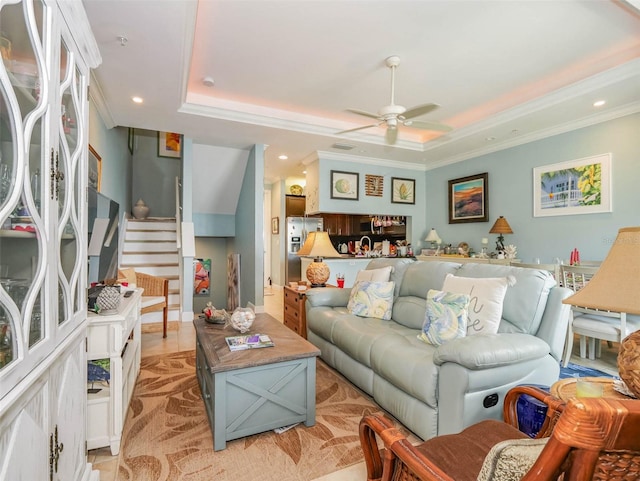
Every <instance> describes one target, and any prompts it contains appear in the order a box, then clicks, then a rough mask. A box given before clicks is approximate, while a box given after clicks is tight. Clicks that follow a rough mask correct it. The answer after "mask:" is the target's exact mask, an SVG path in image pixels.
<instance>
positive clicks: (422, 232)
mask: <svg viewBox="0 0 640 481" xmlns="http://www.w3.org/2000/svg"><path fill="white" fill-rule="evenodd" d="M346 158H350V159H351V160H349V161H348V162H345V159H346ZM353 159H357V158H354V157H350V156H339V155H337V156H335V155H332V154H329V153H325V152H319V154H318V161H317V162H314V164H313V165H310V166H308V167H307V196H308V197H307V209H308V210H310V213H315V212H337V213H347V214H363V215H390V216H394V215H401V216H407V217H409V219H408V224H407V239H408V240H409V241H410V242H411V244H412V245H413V247H414V249H415V250H416V251H417V252H420V249H421V248H422V247H425V245H424V241H423V239H424V238H425V237H426V236H427V224H426V218H425V206H426V205H427V203H428V202H429V204H430V196H431V193H430V192H429V191H428V189H427V188H426V175H425V171H424V169H423V168H421V169H409V168H406V166H407V164H406V163H402V164H400V163H397V165H396V166H394V165H393V160H389V161H379V160H377V163H375V162H376V160H374V159H372V160H371V161H370V162H367V161H366V160H364V161H362V162H359V161H354V160H353ZM385 163H386V165H384V164H385ZM390 164H391V165H390ZM332 170H337V171H342V172H357V173H359V179H358V181H359V187H358V189H359V196H358V200H357V201H356V200H343V199H332V198H331V171H332ZM366 174H371V175H381V176H383V177H384V188H383V195H382V197H375V196H367V195H366V193H365V175H366ZM393 177H398V178H403V179H414V180H415V204H399V203H393V202H391V179H392V178H393ZM316 184H318V186H317V197H318V199H317V201H316V203H315V205H312V206H311V208H310V206H309V197H312V196H313V195H314V194H315V189H316ZM312 202H313V201H312Z"/></svg>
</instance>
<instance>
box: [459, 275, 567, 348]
mask: <svg viewBox="0 0 640 481" xmlns="http://www.w3.org/2000/svg"><path fill="white" fill-rule="evenodd" d="M455 275H456V276H462V277H508V276H513V277H515V278H516V283H515V285H513V286H511V287H509V288H508V289H507V292H506V294H505V296H504V302H503V306H502V321H501V322H500V326H499V328H498V332H518V333H525V334H533V335H535V333H536V332H538V327H540V322H541V321H542V314H543V313H544V309H545V307H546V305H547V299H548V297H549V291H550V290H551V288H552V287H554V286H555V285H556V281H555V280H554V279H553V276H552V275H551V273H549V272H547V271H544V270H538V269H529V268H525V267H510V266H501V265H495V264H475V263H468V264H463V265H462V266H461V267H460V269H459V270H458V271H457V272H456V273H455Z"/></svg>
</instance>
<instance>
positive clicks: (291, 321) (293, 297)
mask: <svg viewBox="0 0 640 481" xmlns="http://www.w3.org/2000/svg"><path fill="white" fill-rule="evenodd" d="M305 292H306V291H298V290H296V289H293V288H291V287H289V286H284V305H283V309H284V316H283V317H284V325H285V326H287V327H288V328H289V329H291V330H292V331H293V332H295V333H296V334H298V335H299V336H302V337H303V338H305V339H306V338H307V316H306V312H305V310H304V309H305V307H304V304H305V300H306V296H305Z"/></svg>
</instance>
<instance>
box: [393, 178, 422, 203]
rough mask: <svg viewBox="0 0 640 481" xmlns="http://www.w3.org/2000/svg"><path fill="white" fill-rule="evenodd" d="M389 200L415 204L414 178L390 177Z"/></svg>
mask: <svg viewBox="0 0 640 481" xmlns="http://www.w3.org/2000/svg"><path fill="white" fill-rule="evenodd" d="M391 202H392V203H394V204H415V203H416V181H415V179H401V178H399V177H391Z"/></svg>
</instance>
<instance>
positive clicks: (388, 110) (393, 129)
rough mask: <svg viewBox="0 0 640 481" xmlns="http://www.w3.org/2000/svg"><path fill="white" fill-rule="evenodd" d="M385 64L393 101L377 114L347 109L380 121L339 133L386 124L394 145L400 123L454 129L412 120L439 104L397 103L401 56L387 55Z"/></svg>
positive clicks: (387, 139) (388, 135)
mask: <svg viewBox="0 0 640 481" xmlns="http://www.w3.org/2000/svg"><path fill="white" fill-rule="evenodd" d="M385 64H386V66H387V67H389V68H390V69H391V101H390V103H389V105H385V106H384V107H382V108H381V109H380V110H378V113H375V114H373V113H370V112H366V111H364V110H358V109H347V111H348V112H351V113H354V114H357V115H362V116H364V117H369V118H372V119H376V120H377V121H378V123H375V124H370V125H363V126H361V127H355V128H353V129H347V130H342V131H340V132H337V134H346V133H350V132H356V131H359V130H364V129H370V128H372V127H379V126H382V125H385V124H386V127H387V132H386V135H385V139H386V141H387V143H388V144H390V145H393V144H394V143H395V142H396V140H397V138H398V126H399V125H402V126H406V127H410V126H411V127H413V128H417V129H423V130H435V131H441V132H449V131H451V130H453V127H450V126H449V125H445V124H441V123H440V122H435V121H431V122H427V121H421V120H416V121H414V120H412V119H414V118H416V117H420V116H422V115H425V114H427V113H429V112H431V111H432V110H435V109H437V108H438V107H439V105H438V104H434V103H428V104H422V105H416V106H415V107H412V108H410V109H407V108H406V107H404V106H402V105H398V104H396V103H395V101H394V99H395V74H396V68H397V67H398V65H400V57H398V56H396V55H393V56H391V57H387V58H386V59H385Z"/></svg>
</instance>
